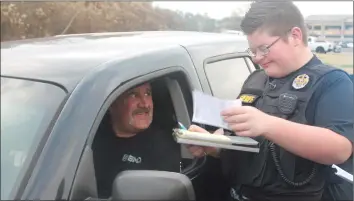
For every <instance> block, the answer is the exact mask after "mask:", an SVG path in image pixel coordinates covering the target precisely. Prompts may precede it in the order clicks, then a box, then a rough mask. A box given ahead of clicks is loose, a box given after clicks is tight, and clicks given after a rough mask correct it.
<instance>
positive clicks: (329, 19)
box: [305, 15, 353, 42]
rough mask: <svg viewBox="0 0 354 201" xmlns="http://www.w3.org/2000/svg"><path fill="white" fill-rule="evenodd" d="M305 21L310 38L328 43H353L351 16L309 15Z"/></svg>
mask: <svg viewBox="0 0 354 201" xmlns="http://www.w3.org/2000/svg"><path fill="white" fill-rule="evenodd" d="M305 21H306V24H307V27H308V32H309V35H311V36H317V37H319V38H321V39H325V40H328V41H336V42H340V41H343V42H344V41H349V42H353V16H352V15H311V16H308V17H307V18H306V19H305Z"/></svg>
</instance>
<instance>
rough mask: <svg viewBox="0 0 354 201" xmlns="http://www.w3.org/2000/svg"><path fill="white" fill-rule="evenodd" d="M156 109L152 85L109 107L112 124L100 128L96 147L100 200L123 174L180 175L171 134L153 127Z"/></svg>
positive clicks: (124, 94) (135, 90)
mask: <svg viewBox="0 0 354 201" xmlns="http://www.w3.org/2000/svg"><path fill="white" fill-rule="evenodd" d="M153 108H154V105H153V100H152V91H151V85H150V84H149V83H145V84H142V85H140V86H137V87H135V88H133V89H130V90H128V91H126V92H125V93H123V94H122V95H121V96H120V97H118V98H117V99H116V100H115V101H114V102H113V103H112V105H111V106H110V108H109V110H108V111H109V117H110V121H109V123H107V125H103V124H102V125H101V126H100V128H99V130H98V132H97V134H96V138H95V140H94V144H93V149H94V150H93V153H94V161H95V170H96V179H97V184H98V194H99V197H110V196H111V191H112V184H113V181H114V179H115V177H116V176H117V174H118V173H119V172H121V171H123V170H162V171H172V172H179V171H180V159H181V158H180V150H179V146H178V144H177V143H175V142H174V141H173V138H172V136H171V133H166V132H164V131H163V130H161V129H160V128H158V126H156V125H153V124H152V119H153ZM171 132H172V130H171Z"/></svg>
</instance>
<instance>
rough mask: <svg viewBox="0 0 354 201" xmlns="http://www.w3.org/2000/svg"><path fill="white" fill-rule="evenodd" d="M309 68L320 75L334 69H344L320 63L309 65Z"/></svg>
mask: <svg viewBox="0 0 354 201" xmlns="http://www.w3.org/2000/svg"><path fill="white" fill-rule="evenodd" d="M308 70H310V71H312V72H314V73H315V74H316V75H318V76H323V75H325V74H327V73H329V72H332V71H343V70H342V69H340V68H336V67H334V66H331V65H328V64H319V65H314V66H310V67H308ZM344 72H345V71H344Z"/></svg>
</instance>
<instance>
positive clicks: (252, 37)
mask: <svg viewBox="0 0 354 201" xmlns="http://www.w3.org/2000/svg"><path fill="white" fill-rule="evenodd" d="M241 28H242V30H243V32H244V33H245V34H246V35H247V39H248V42H249V47H250V48H249V49H248V53H249V54H250V56H251V57H252V59H253V61H254V62H255V63H257V64H259V65H260V66H261V67H262V70H257V71H255V72H254V73H252V74H251V75H250V76H249V77H248V79H247V80H246V82H245V83H244V86H243V89H242V91H241V94H240V96H239V98H240V99H241V100H243V106H242V107H231V108H228V109H226V110H225V111H223V112H222V114H221V115H222V116H223V117H224V120H225V121H226V122H227V123H228V125H229V127H230V129H232V130H233V131H234V132H235V133H236V134H237V135H239V136H247V137H252V138H254V139H256V140H257V141H259V143H260V145H261V151H260V152H259V153H257V154H254V153H246V152H238V151H231V150H222V151H218V150H216V149H214V148H211V147H198V146H190V147H189V150H190V151H191V153H192V154H194V155H195V156H201V155H203V154H205V153H206V154H209V155H212V156H216V157H220V159H221V161H222V164H223V171H224V174H225V176H226V178H230V184H231V190H230V195H231V196H230V199H231V200H281V201H284V200H296V201H300V200H311V201H314V200H324V199H326V200H333V199H337V200H352V199H353V198H352V196H353V195H352V188H353V187H352V184H350V183H349V182H347V181H344V180H340V179H337V178H336V176H334V173H333V169H332V168H331V165H332V164H337V165H338V166H340V167H342V168H343V169H344V170H346V171H348V172H349V173H351V174H352V173H353V170H352V164H353V162H352V153H353V119H354V116H353V110H354V108H353V105H354V102H353V83H352V81H351V80H350V78H349V76H348V75H347V73H346V72H344V71H342V70H339V69H337V68H334V67H331V66H328V65H325V64H323V63H322V62H321V61H320V60H319V59H318V58H317V57H316V56H315V55H314V54H313V53H312V52H311V50H310V49H309V48H308V46H307V33H306V26H305V23H304V19H303V16H302V15H301V13H300V11H299V10H298V8H297V7H296V6H295V5H294V4H293V3H292V2H291V1H287V0H283V1H279V0H260V1H256V2H255V3H252V5H251V7H250V10H249V11H248V12H247V13H246V15H245V17H244V19H243V21H242V23H241ZM235 76H236V75H235ZM189 130H191V131H197V132H207V131H205V130H204V129H202V128H200V127H198V126H194V125H192V126H191V127H190V128H189Z"/></svg>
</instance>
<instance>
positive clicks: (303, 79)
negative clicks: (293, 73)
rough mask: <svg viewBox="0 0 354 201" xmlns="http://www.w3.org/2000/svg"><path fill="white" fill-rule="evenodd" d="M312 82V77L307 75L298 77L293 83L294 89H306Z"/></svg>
mask: <svg viewBox="0 0 354 201" xmlns="http://www.w3.org/2000/svg"><path fill="white" fill-rule="evenodd" d="M309 81H310V77H309V76H308V75H306V74H301V75H298V76H297V77H296V78H295V79H294V81H293V87H294V89H302V88H304V87H305V86H306V85H307V84H308V83H309Z"/></svg>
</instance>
